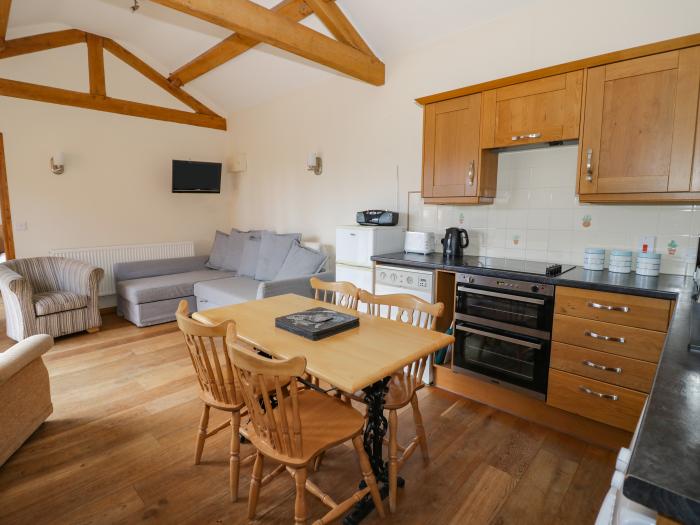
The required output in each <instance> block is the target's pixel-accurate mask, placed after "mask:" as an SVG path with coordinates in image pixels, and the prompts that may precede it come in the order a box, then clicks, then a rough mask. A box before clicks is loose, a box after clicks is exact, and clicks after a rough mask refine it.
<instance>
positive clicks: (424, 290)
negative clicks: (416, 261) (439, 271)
mask: <svg viewBox="0 0 700 525" xmlns="http://www.w3.org/2000/svg"><path fill="white" fill-rule="evenodd" d="M374 293H375V294H377V295H383V294H392V293H410V294H411V295H415V296H416V297H420V298H421V299H423V300H424V301H428V302H431V303H432V302H433V272H432V271H430V270H418V269H416V268H406V267H403V266H386V265H383V264H378V265H377V266H376V267H375V269H374Z"/></svg>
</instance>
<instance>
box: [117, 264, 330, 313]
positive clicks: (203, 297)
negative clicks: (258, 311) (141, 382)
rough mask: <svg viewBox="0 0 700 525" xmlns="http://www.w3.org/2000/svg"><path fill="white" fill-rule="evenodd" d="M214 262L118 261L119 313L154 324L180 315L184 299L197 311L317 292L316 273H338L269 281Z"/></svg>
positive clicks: (191, 309)
mask: <svg viewBox="0 0 700 525" xmlns="http://www.w3.org/2000/svg"><path fill="white" fill-rule="evenodd" d="M209 261H210V256H202V257H184V258H178V259H160V260H154V261H139V262H130V263H120V264H116V265H115V268H114V274H115V280H116V289H117V314H118V315H120V316H123V317H125V318H126V319H128V320H129V321H131V322H132V323H134V324H135V325H137V326H151V325H155V324H160V323H166V322H169V321H173V320H175V310H176V309H177V305H178V303H179V302H180V300H182V299H185V300H187V302H188V303H189V308H190V311H192V312H194V311H197V310H205V309H208V308H215V307H218V306H225V305H229V304H237V303H241V302H245V301H252V300H255V299H262V298H265V297H272V296H274V295H282V294H286V293H296V294H299V295H305V296H308V297H311V296H312V294H313V291H312V289H311V285H310V284H309V279H310V278H311V277H312V276H316V277H318V278H319V279H323V280H326V281H332V280H334V279H335V273H334V272H328V271H325V270H324V269H321V270H320V271H318V272H317V273H314V274H311V275H303V276H298V277H293V278H287V279H279V280H274V279H273V280H269V281H263V280H256V279H255V278H253V277H250V276H239V275H237V274H236V272H233V271H225V270H219V269H212V268H209V267H207V264H209Z"/></svg>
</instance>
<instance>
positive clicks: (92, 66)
mask: <svg viewBox="0 0 700 525" xmlns="http://www.w3.org/2000/svg"><path fill="white" fill-rule="evenodd" d="M103 42H104V41H103V39H102V37H101V36H97V35H87V48H88V72H89V74H90V94H91V95H95V96H98V97H104V96H106V95H107V87H106V86H105V57H104V48H103Z"/></svg>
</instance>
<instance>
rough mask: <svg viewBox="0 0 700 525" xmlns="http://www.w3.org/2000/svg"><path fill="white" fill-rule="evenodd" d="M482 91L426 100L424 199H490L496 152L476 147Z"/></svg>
mask: <svg viewBox="0 0 700 525" xmlns="http://www.w3.org/2000/svg"><path fill="white" fill-rule="evenodd" d="M480 122H481V93H475V94H473V95H469V96H466V97H459V98H455V99H452V100H446V101H444V102H438V103H436V104H429V105H428V106H426V108H425V112H424V126H423V197H424V198H425V202H427V203H437V204H448V203H451V204H480V203H490V202H492V201H493V197H495V195H496V171H497V164H496V162H497V161H496V159H497V157H496V155H495V154H490V153H489V152H486V153H485V154H484V155H483V156H482V153H481V150H480V147H479V131H480Z"/></svg>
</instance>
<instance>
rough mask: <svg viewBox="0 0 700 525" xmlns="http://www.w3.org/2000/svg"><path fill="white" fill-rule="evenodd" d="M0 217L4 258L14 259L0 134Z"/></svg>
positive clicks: (0, 134)
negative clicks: (3, 241) (3, 240)
mask: <svg viewBox="0 0 700 525" xmlns="http://www.w3.org/2000/svg"><path fill="white" fill-rule="evenodd" d="M0 216H1V217H2V231H3V234H4V237H5V258H6V259H7V260H10V259H14V258H15V237H14V234H13V230H12V214H11V212H10V190H9V188H8V186H7V167H6V165H5V147H4V142H3V138H2V133H0Z"/></svg>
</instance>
